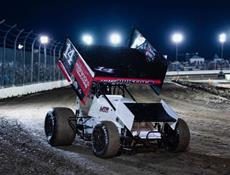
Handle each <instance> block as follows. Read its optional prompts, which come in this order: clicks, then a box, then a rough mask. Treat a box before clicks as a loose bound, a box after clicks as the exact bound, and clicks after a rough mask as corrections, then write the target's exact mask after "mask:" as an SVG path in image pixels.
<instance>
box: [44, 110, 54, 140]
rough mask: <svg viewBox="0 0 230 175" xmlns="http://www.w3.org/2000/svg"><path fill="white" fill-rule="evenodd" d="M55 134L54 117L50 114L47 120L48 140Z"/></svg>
mask: <svg viewBox="0 0 230 175" xmlns="http://www.w3.org/2000/svg"><path fill="white" fill-rule="evenodd" d="M53 132H54V117H53V115H52V114H51V113H48V114H47V116H46V119H45V134H46V137H47V139H48V140H50V139H51V138H52V136H53Z"/></svg>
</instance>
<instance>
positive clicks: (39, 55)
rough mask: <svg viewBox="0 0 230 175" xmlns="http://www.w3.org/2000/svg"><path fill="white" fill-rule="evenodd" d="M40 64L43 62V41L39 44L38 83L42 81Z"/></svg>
mask: <svg viewBox="0 0 230 175" xmlns="http://www.w3.org/2000/svg"><path fill="white" fill-rule="evenodd" d="M40 64H41V43H39V46H38V83H39V82H40V70H41V69H40Z"/></svg>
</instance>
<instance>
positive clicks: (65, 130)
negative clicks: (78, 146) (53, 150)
mask: <svg viewBox="0 0 230 175" xmlns="http://www.w3.org/2000/svg"><path fill="white" fill-rule="evenodd" d="M44 128H45V134H46V138H47V140H48V143H49V144H50V145H52V146H64V145H71V144H72V143H73V141H74V139H75V136H76V132H75V131H76V119H75V116H74V113H73V111H72V110H71V109H69V108H64V107H58V108H53V109H52V110H51V111H49V112H47V114H46V118H45V126H44Z"/></svg>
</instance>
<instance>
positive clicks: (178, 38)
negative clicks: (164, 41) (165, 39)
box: [171, 33, 184, 61]
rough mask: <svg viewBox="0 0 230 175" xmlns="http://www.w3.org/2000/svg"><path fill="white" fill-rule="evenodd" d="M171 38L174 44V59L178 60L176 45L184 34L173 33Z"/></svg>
mask: <svg viewBox="0 0 230 175" xmlns="http://www.w3.org/2000/svg"><path fill="white" fill-rule="evenodd" d="M171 39H172V42H174V43H175V44H176V61H178V45H179V44H180V43H181V42H182V41H183V40H184V36H183V35H182V34H181V33H174V34H173V35H172V38H171Z"/></svg>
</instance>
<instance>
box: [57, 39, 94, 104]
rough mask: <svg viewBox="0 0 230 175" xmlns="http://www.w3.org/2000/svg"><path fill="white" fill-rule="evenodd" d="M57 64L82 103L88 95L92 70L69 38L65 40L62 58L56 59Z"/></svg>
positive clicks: (92, 75)
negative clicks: (70, 82)
mask: <svg viewBox="0 0 230 175" xmlns="http://www.w3.org/2000/svg"><path fill="white" fill-rule="evenodd" d="M58 66H59V67H60V68H61V70H62V73H63V75H64V76H65V77H66V79H67V80H68V81H72V87H73V89H74V90H75V92H76V93H77V95H78V97H79V98H80V100H81V101H82V102H83V103H84V97H86V96H87V95H88V93H89V90H90V87H91V85H92V81H93V77H94V72H93V71H92V70H91V69H90V67H89V66H88V65H87V64H86V62H85V61H84V59H83V58H82V57H81V55H80V53H79V52H78V51H77V49H76V48H75V47H74V45H73V44H72V43H71V41H70V40H67V41H66V46H65V50H64V52H63V58H62V59H60V60H59V61H58Z"/></svg>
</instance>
